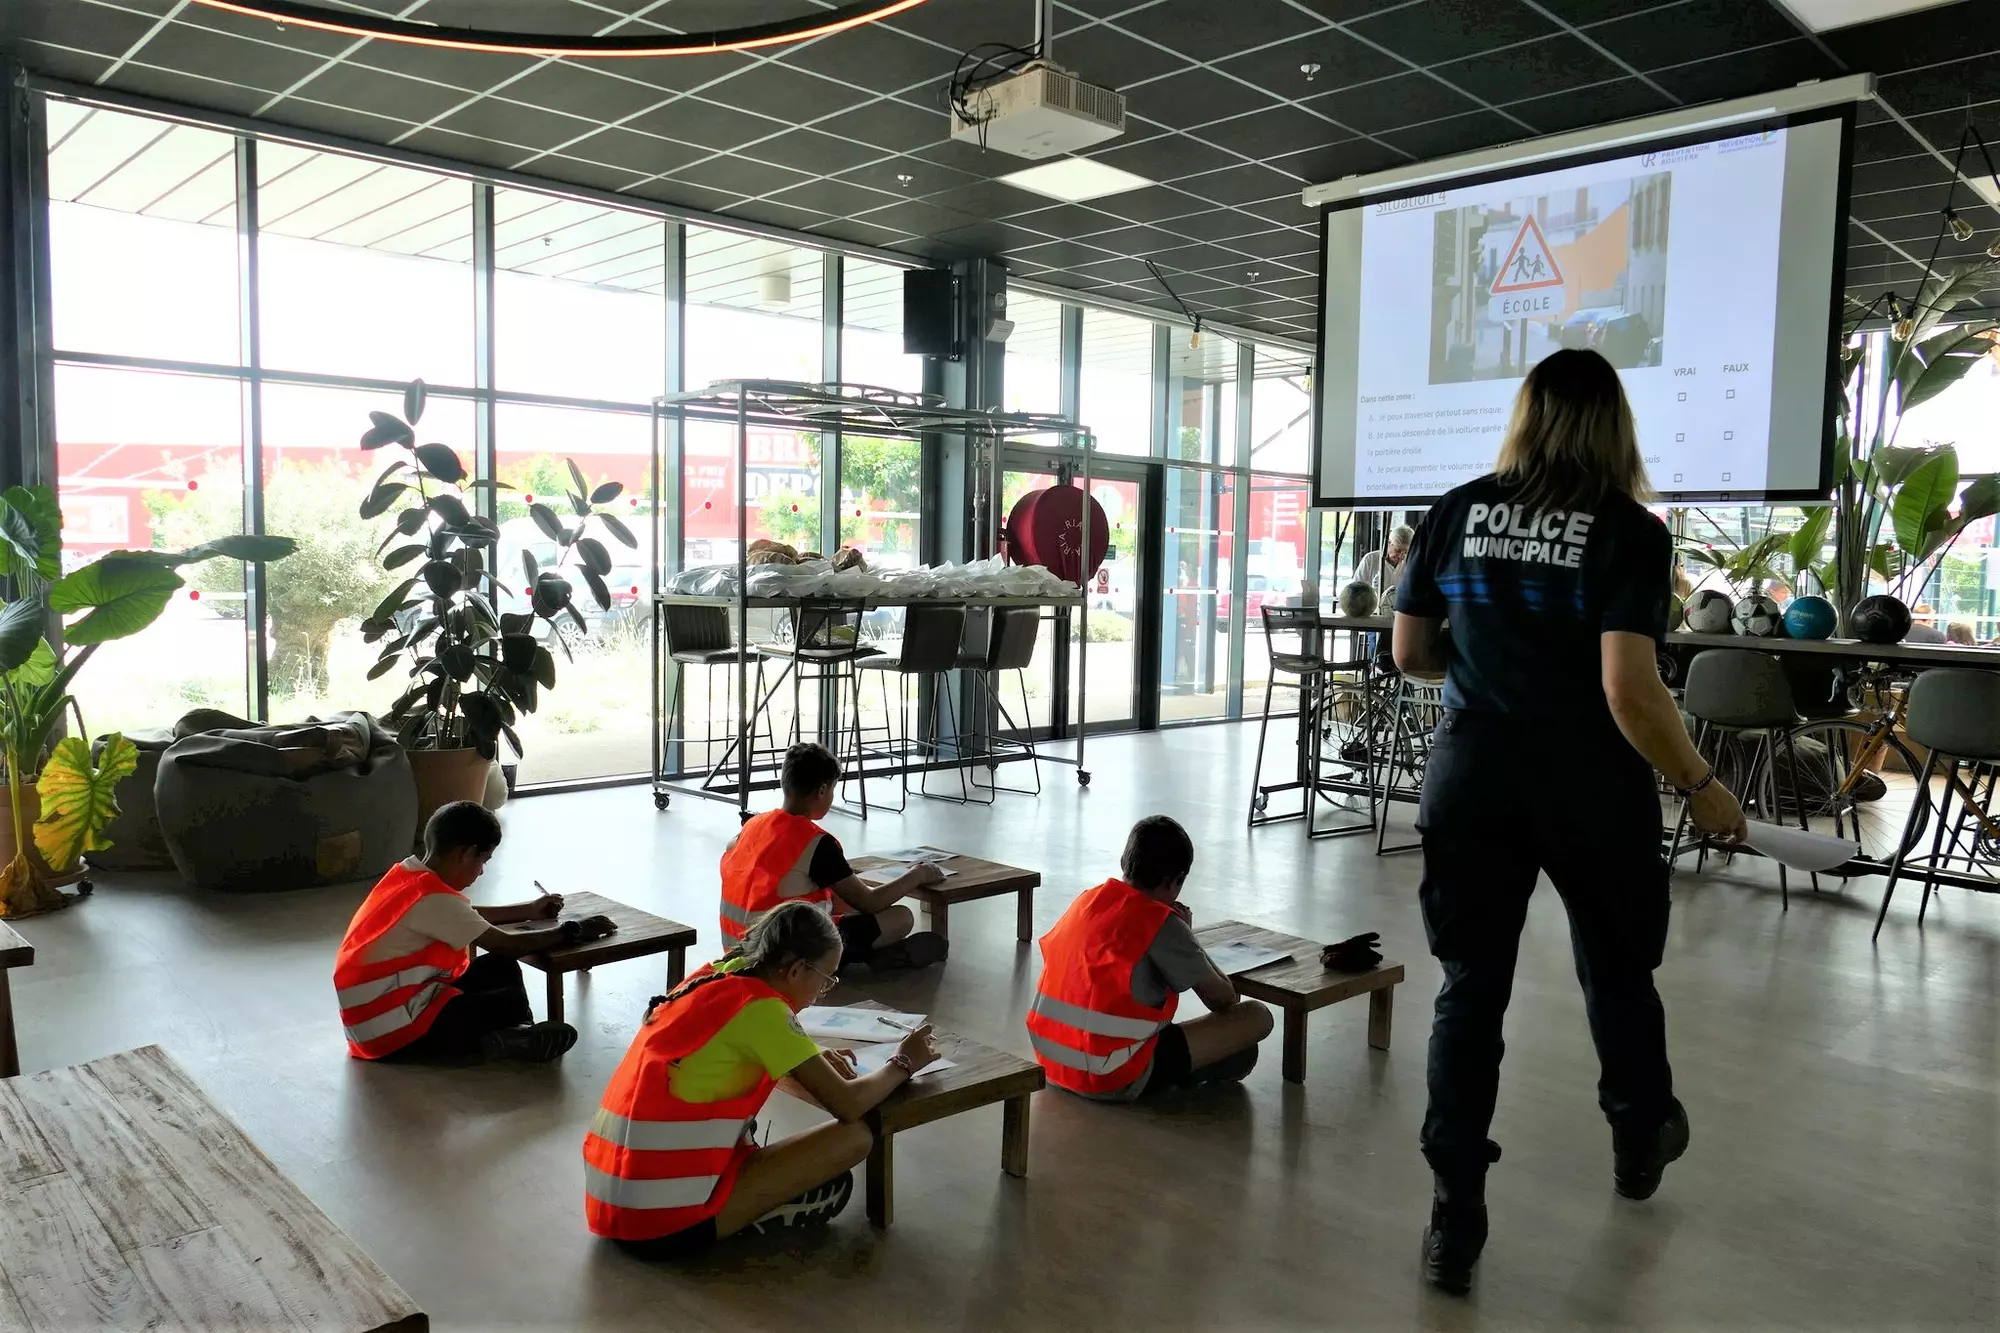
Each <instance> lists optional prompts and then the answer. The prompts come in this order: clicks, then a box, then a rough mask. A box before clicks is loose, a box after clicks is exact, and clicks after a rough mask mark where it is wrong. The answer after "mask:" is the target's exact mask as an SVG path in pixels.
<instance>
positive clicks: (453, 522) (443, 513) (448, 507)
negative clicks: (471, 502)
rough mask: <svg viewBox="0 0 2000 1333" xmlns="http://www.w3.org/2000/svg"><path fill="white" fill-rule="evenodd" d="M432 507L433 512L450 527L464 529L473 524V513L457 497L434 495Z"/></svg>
mask: <svg viewBox="0 0 2000 1333" xmlns="http://www.w3.org/2000/svg"><path fill="white" fill-rule="evenodd" d="M430 506H431V512H432V513H433V514H436V515H437V516H438V517H439V518H441V519H443V520H444V521H445V524H446V526H448V527H453V528H463V527H465V526H467V525H468V524H470V523H471V522H472V511H471V510H469V509H467V508H466V507H465V501H463V500H461V499H459V498H458V497H457V496H456V495H452V494H449V493H446V494H444V495H433V496H432V497H431V498H430Z"/></svg>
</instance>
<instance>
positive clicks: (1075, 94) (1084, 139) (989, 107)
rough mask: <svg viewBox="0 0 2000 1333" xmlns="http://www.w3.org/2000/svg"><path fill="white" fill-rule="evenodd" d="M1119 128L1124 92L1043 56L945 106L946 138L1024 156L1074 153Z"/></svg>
mask: <svg viewBox="0 0 2000 1333" xmlns="http://www.w3.org/2000/svg"><path fill="white" fill-rule="evenodd" d="M961 108H962V109H961ZM1124 132H1125V96H1124V94H1122V93H1116V92H1113V91H1112V90H1111V89H1109V88H1100V87H1098V86H1097V85H1096V84H1094V83H1085V82H1084V81H1083V80H1082V79H1079V78H1077V77H1076V75H1074V74H1071V73H1070V72H1069V71H1068V70H1065V69H1063V68H1061V67H1060V66H1057V65H1053V64H1051V63H1049V62H1048V61H1046V60H1035V61H1030V62H1029V63H1028V64H1025V65H1023V66H1021V67H1020V68H1019V69H1015V70H1009V71H1008V72H1007V73H1005V74H1002V75H1000V76H999V77H997V78H995V79H993V80H991V81H990V82H988V83H985V84H982V85H981V86H980V87H978V88H974V89H968V90H967V91H966V92H965V93H964V96H963V98H962V100H961V101H960V103H959V105H957V106H954V107H953V108H952V111H951V137H952V138H954V139H958V140H961V141H963V142H965V143H975V144H979V145H981V146H983V147H986V148H997V149H999V150H1000V151H1001V152H1003V153H1012V154H1013V155H1014V156H1016V157H1025V158H1029V159H1037V158H1044V157H1056V156H1059V155H1061V154H1063V153H1074V152H1077V151H1079V150H1081V149H1084V148H1088V147H1090V146H1091V145H1092V144H1099V143H1103V142H1104V141H1105V140H1106V139H1115V138H1117V137H1118V136H1119V135H1121V134H1123V133H1124Z"/></svg>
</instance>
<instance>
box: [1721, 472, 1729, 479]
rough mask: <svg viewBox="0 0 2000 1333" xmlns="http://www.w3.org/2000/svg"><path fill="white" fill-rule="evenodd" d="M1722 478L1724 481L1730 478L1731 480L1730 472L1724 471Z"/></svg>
mask: <svg viewBox="0 0 2000 1333" xmlns="http://www.w3.org/2000/svg"><path fill="white" fill-rule="evenodd" d="M1722 479H1723V480H1724V481H1728V480H1729V474H1728V473H1727V472H1725V473H1723V474H1722Z"/></svg>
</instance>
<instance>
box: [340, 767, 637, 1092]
mask: <svg viewBox="0 0 2000 1333" xmlns="http://www.w3.org/2000/svg"><path fill="white" fill-rule="evenodd" d="M499 845H500V821H499V820H498V819H496V818H494V817H493V812H492V811H490V810H487V809H484V808H482V807H481V806H480V805H478V804H477V803H476V802H473V801H453V802H451V803H450V804H449V805H443V806H439V807H438V810H437V812H436V813H435V814H433V815H432V816H431V818H430V822H429V823H428V824H426V825H425V826H424V855H423V859H422V860H419V859H417V858H416V857H414V856H412V857H410V858H408V859H407V860H405V861H403V862H401V863H400V864H398V865H396V866H394V867H392V868H391V869H390V871H389V873H388V874H386V875H384V876H382V879H381V882H380V883H378V884H376V886H375V887H374V888H373V889H371V890H369V893H368V897H367V900H366V901H364V902H363V903H362V904H361V910H359V911H358V912H356V913H355V914H354V920H353V921H351V922H349V923H348V927H347V937H346V939H345V940H343V941H342V942H341V946H340V953H339V955H338V956H337V957H336V958H335V960H334V964H333V986H334V989H335V990H336V991H338V992H339V996H340V1021H341V1024H342V1025H343V1026H344V1027H345V1028H346V1029H347V1051H348V1054H350V1055H352V1056H354V1057H355V1058H356V1059H360V1060H381V1059H386V1058H391V1057H393V1058H396V1059H436V1058H447V1059H456V1058H462V1057H466V1056H472V1055H482V1054H483V1055H487V1056H491V1057H494V1058H500V1059H512V1060H534V1061H546V1060H553V1059H555V1058H556V1057H557V1056H559V1055H561V1054H562V1053H563V1052H564V1051H567V1050H568V1049H569V1048H570V1047H572V1046H574V1045H576V1029H575V1028H573V1027H571V1026H570V1025H569V1024H567V1023H537V1022H535V1021H534V1014H533V1012H532V1011H530V1009H529V1008H528V991H527V987H526V986H524V985H523V984H522V983H521V965H520V964H519V963H518V962H516V961H515V959H517V958H519V957H520V956H521V955H523V954H532V953H541V952H543V951H545V950H548V949H553V948H557V947H558V946H561V945H564V944H580V943H582V942H583V941H585V940H594V939H602V938H603V937H604V936H606V935H609V934H610V933H611V932H612V930H613V929H615V927H614V926H613V925H612V923H611V919H610V918H609V917H602V916H594V917H590V918H588V919H586V920H582V921H565V922H562V923H561V924H560V925H556V924H550V925H548V926H545V927H543V928H541V929H538V930H518V931H515V930H501V929H499V927H501V926H503V925H509V924H513V923H515V922H525V921H550V922H553V919H554V918H555V917H556V915H557V914H558V913H560V912H561V911H562V895H560V894H555V893H545V894H543V895H542V896H541V897H539V898H537V899H535V900H534V901H533V902H527V903H516V904H514V905H512V906H509V907H474V906H473V905H472V903H471V902H469V901H468V900H467V899H466V896H465V890H466V889H468V888H470V887H471V885H472V883H473V881H474V880H476V879H478V878H479V876H480V873H481V872H482V871H484V870H485V869H486V862H487V861H488V859H490V858H491V857H492V855H493V852H494V849H495V848H497V847H499ZM473 945H477V946H479V947H480V948H481V949H484V950H485V951H486V953H485V954H484V955H483V956H482V957H480V958H477V959H475V958H473V957H472V946H473Z"/></svg>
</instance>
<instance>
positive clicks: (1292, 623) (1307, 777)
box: [1247, 605, 1374, 834]
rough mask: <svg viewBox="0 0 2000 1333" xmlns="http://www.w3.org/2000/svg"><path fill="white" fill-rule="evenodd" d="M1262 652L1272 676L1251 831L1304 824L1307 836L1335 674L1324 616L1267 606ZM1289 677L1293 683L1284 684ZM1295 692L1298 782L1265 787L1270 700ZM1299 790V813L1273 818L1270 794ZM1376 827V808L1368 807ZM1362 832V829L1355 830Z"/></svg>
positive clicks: (1254, 770) (1261, 725) (1261, 721)
mask: <svg viewBox="0 0 2000 1333" xmlns="http://www.w3.org/2000/svg"><path fill="white" fill-rule="evenodd" d="M1260 615H1261V616H1262V619H1263V623H1264V651H1265V656H1266V657H1267V658H1268V659H1269V661H1270V664H1271V667H1270V674H1269V675H1268V676H1267V677H1266V678H1265V683H1264V707H1263V710H1262V713H1261V716H1260V717H1259V718H1258V722H1257V758H1256V761H1255V763H1254V765H1253V766H1252V767H1251V770H1250V815H1249V819H1248V820H1247V823H1248V824H1249V826H1250V827H1251V828H1256V827H1258V826H1259V825H1262V824H1276V823H1280V822H1283V821H1285V820H1291V819H1303V820H1305V821H1306V830H1307V832H1308V834H1310V833H1311V832H1312V829H1313V804H1314V800H1315V798H1316V797H1317V796H1318V793H1319V751H1320V712H1321V709H1322V707H1323V706H1324V704H1325V699H1326V683H1327V678H1328V676H1329V675H1330V674H1331V673H1332V671H1333V670H1334V664H1333V663H1331V662H1329V661H1327V659H1326V657H1325V655H1324V653H1323V652H1322V651H1321V649H1320V617H1319V610H1318V608H1316V607H1307V606H1269V605H1267V606H1264V607H1262V608H1260ZM1281 676H1290V677H1292V679H1291V680H1289V681H1286V680H1282V679H1280V677H1281ZM1281 688H1284V689H1294V690H1297V691H1298V696H1299V715H1298V737H1297V753H1296V757H1295V765H1296V767H1295V774H1296V775H1295V777H1294V778H1293V780H1292V781H1290V782H1279V783H1273V784H1271V785H1269V786H1266V785H1265V783H1264V747H1265V744H1266V742H1267V740H1268V738H1269V735H1270V730H1271V696H1272V695H1274V694H1276V693H1277V692H1278V691H1279V689H1281ZM1293 787H1298V788H1300V789H1301V790H1302V792H1303V799H1302V801H1301V805H1300V808H1299V809H1298V810H1296V811H1291V812H1288V813H1285V814H1279V815H1274V814H1271V813H1270V801H1271V793H1272V792H1274V791H1289V790H1291V789H1292V788H1293ZM1369 816H1370V819H1369V822H1370V826H1371V827H1372V825H1373V822H1374V819H1373V816H1374V804H1373V801H1372V798H1371V801H1370V804H1369ZM1356 831H1358V830H1356Z"/></svg>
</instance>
